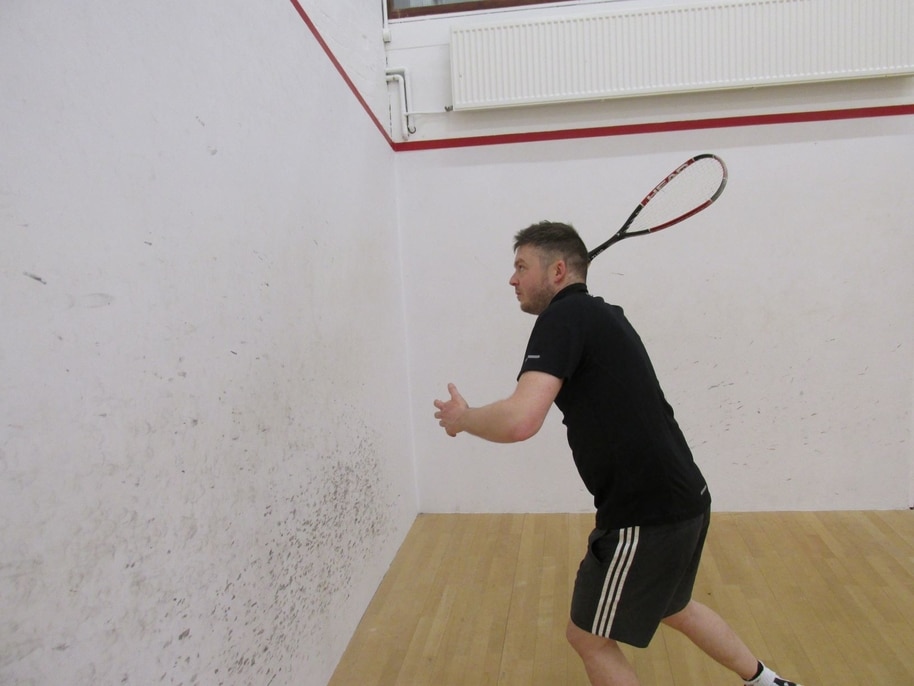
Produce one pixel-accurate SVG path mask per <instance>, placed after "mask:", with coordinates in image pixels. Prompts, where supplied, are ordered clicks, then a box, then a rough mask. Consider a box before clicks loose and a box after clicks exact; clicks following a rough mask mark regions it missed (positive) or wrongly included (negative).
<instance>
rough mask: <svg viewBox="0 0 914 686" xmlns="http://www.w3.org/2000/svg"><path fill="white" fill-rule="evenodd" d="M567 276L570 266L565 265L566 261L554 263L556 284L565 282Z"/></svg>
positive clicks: (553, 269) (553, 272)
mask: <svg viewBox="0 0 914 686" xmlns="http://www.w3.org/2000/svg"><path fill="white" fill-rule="evenodd" d="M567 275H568V265H567V264H565V260H556V261H555V262H553V263H552V276H553V280H554V281H555V282H556V283H558V282H560V281H564V279H565V277H566V276H567Z"/></svg>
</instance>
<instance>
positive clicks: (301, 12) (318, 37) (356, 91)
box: [289, 0, 396, 149]
mask: <svg viewBox="0 0 914 686" xmlns="http://www.w3.org/2000/svg"><path fill="white" fill-rule="evenodd" d="M289 1H290V2H291V3H292V6H293V7H294V8H295V10H296V11H297V12H298V14H299V16H300V17H301V18H302V20H303V21H304V22H305V26H307V27H308V30H310V31H311V33H312V34H313V35H314V40H316V41H317V44H318V45H320V46H321V49H323V51H324V53H326V55H327V58H328V59H329V60H330V62H331V64H333V66H334V67H335V68H336V70H337V71H338V72H339V74H340V76H342V77H343V81H344V82H345V83H346V85H347V86H349V90H351V91H352V94H353V95H354V96H355V99H356V100H358V101H359V104H360V105H362V109H364V110H365V113H366V114H367V115H368V116H369V118H370V119H371V121H373V122H374V125H375V126H376V127H378V131H380V132H381V135H382V136H384V138H385V139H386V140H387V142H388V143H389V144H390V146H391V147H392V148H394V149H396V148H395V144H394V141H393V139H392V138H391V137H390V134H389V133H388V132H387V128H386V127H385V126H384V125H383V124H381V122H380V121H379V120H378V118H377V117H376V116H375V114H374V112H372V111H371V107H369V106H368V103H367V102H365V98H363V97H362V94H361V93H359V89H358V88H356V87H355V84H354V83H353V82H352V79H350V78H349V74H347V73H346V70H345V69H343V65H342V64H340V62H339V60H337V59H336V55H334V54H333V52H332V51H331V50H330V46H329V45H327V42H326V41H325V40H324V39H323V38H322V37H321V34H320V33H319V32H318V30H317V27H316V26H315V25H314V22H312V21H311V17H309V16H308V13H307V12H305V10H304V8H303V7H302V6H301V5H300V4H299V2H298V0H289Z"/></svg>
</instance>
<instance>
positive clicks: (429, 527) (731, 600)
mask: <svg viewBox="0 0 914 686" xmlns="http://www.w3.org/2000/svg"><path fill="white" fill-rule="evenodd" d="M592 522H593V518H592V516H590V515H540V514H537V515H421V516H419V517H418V518H417V519H416V521H415V524H414V525H413V527H412V529H411V531H410V533H409V535H408V536H407V538H406V541H405V542H404V543H403V546H402V548H401V549H400V552H399V554H398V555H397V557H396V559H395V561H394V563H393V565H392V566H391V568H390V571H389V572H388V574H387V576H386V577H385V578H384V581H383V582H382V584H381V586H380V588H379V589H378V592H377V594H376V595H375V598H374V600H373V601H372V603H371V605H370V607H369V608H368V610H367V612H366V613H365V616H364V618H363V619H362V622H361V624H360V625H359V628H358V630H357V632H356V633H355V635H354V636H353V638H352V640H351V642H350V645H349V648H348V649H347V651H346V654H345V655H344V656H343V659H342V660H341V662H340V664H339V666H338V667H337V670H336V673H335V674H334V676H333V678H332V680H331V681H330V686H450V685H455V686H456V685H458V684H459V685H463V684H466V685H467V686H470V685H472V686H486V685H489V686H494V685H496V684H497V685H498V686H587V684H588V682H587V678H586V676H585V675H584V671H583V668H582V667H581V665H580V663H579V660H578V658H577V656H576V655H575V654H574V653H573V651H572V650H571V649H570V648H569V647H568V646H567V644H566V643H565V640H564V630H565V624H566V621H567V617H568V608H569V598H570V594H571V587H572V583H573V581H574V572H575V571H576V570H577V566H578V563H579V561H580V558H581V556H582V553H583V550H584V545H585V542H586V538H587V534H588V533H589V531H590V528H591V526H592ZM694 597H695V598H696V600H699V601H701V602H704V603H705V604H707V605H710V606H711V607H713V608H715V609H716V610H717V611H718V612H720V614H722V615H723V616H724V617H725V618H726V619H727V620H728V621H729V622H730V624H731V625H732V626H733V627H734V628H735V629H736V630H737V633H739V634H740V635H741V636H742V637H743V639H744V640H745V641H746V642H747V643H748V644H749V646H750V647H751V648H752V649H753V650H754V651H755V652H757V654H758V655H759V656H760V657H761V658H762V659H763V660H765V661H767V662H768V663H769V664H770V665H771V666H772V667H774V668H775V669H777V670H778V671H779V672H781V673H782V674H784V675H786V676H789V677H791V678H795V679H799V680H800V681H802V683H803V684H804V685H805V686H852V685H853V686H903V685H910V684H914V512H909V511H895V512H834V513H789V514H785V513H777V514H758V513H752V514H714V515H713V519H712V525H711V532H710V534H709V538H708V543H707V546H706V548H705V555H704V558H703V562H702V568H701V571H700V573H699V578H698V582H697V585H696V588H695V595H694ZM626 654H627V655H628V656H629V658H630V659H631V660H632V662H633V663H634V665H635V668H636V670H637V672H638V675H639V677H640V679H641V682H642V684H643V685H644V686H698V685H702V686H705V685H707V684H721V685H722V686H726V685H727V684H731V685H733V686H736V685H737V684H740V681H739V679H738V678H736V677H734V676H733V675H732V674H730V673H729V672H727V671H726V670H724V669H723V668H721V667H720V666H718V665H717V664H716V663H714V662H713V661H711V660H710V659H709V658H707V657H705V656H704V654H702V653H701V652H699V651H698V649H696V648H694V647H693V646H692V645H691V644H689V643H688V641H687V640H686V639H684V638H683V637H682V636H680V635H678V634H676V632H674V631H670V630H668V629H665V628H662V629H661V631H660V632H659V633H658V634H657V635H656V636H655V638H654V641H653V643H652V644H651V645H650V647H649V648H647V649H645V650H636V649H628V648H626Z"/></svg>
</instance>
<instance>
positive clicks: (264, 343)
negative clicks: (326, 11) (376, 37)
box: [0, 0, 416, 686]
mask: <svg viewBox="0 0 914 686" xmlns="http://www.w3.org/2000/svg"><path fill="white" fill-rule="evenodd" d="M0 17H2V18H0V92H2V97H0V148H2V151H3V152H2V155H0V237H2V246H3V247H2V249H0V321H2V326H3V335H2V337H0V379H2V380H3V381H2V390H0V417H2V422H0V683H3V684H16V685H17V686H19V685H26V684H74V685H76V684H87V685H88V684H92V685H93V686H94V685H95V684H115V683H131V684H149V683H153V682H155V683H168V684H178V683H185V684H186V683H192V682H193V683H201V684H217V683H224V684H253V683H257V684H266V683H270V684H272V685H273V686H278V685H280V684H296V686H322V685H323V684H325V683H326V681H327V679H328V678H329V675H330V673H331V672H332V670H333V668H334V666H335V664H336V662H337V660H338V658H339V656H340V654H341V653H342V650H343V649H344V648H345V646H346V643H347V641H348V639H349V637H350V635H351V632H352V630H353V628H354V626H355V625H356V624H357V622H358V620H359V618H360V616H361V613H362V611H363V610H364V607H365V605H366V604H367V602H368V600H369V598H370V597H371V595H372V593H373V592H374V590H375V588H376V586H377V583H378V581H379V580H380V578H381V576H382V575H383V573H384V571H385V570H386V568H387V566H388V564H389V561H390V559H391V558H392V556H393V554H394V553H395V551H396V549H397V547H398V546H399V544H400V542H401V540H402V538H403V536H404V534H405V531H406V529H407V528H408V526H409V524H410V523H411V521H412V518H413V516H414V515H415V512H416V501H415V482H414V478H413V468H412V463H411V455H410V451H411V447H410V439H409V429H408V427H409V416H408V412H409V407H408V400H407V397H408V396H407V393H408V389H407V386H406V382H405V379H406V377H407V369H406V358H405V354H404V352H403V351H404V345H403V341H404V321H403V315H402V300H401V294H402V288H403V286H402V283H401V271H400V266H399V260H398V249H397V224H396V206H395V197H394V190H395V186H394V183H393V177H392V173H391V172H392V170H393V153H392V152H391V149H390V147H389V145H388V144H387V143H386V142H385V140H384V139H383V137H382V136H381V135H379V132H378V130H377V129H376V128H375V126H374V124H373V123H372V122H371V121H370V119H369V117H368V116H367V115H366V113H365V111H364V110H363V109H362V108H361V107H360V105H359V104H358V102H357V100H356V99H355V97H354V96H353V94H352V93H351V92H350V91H349V90H348V88H347V87H346V86H345V85H344V84H343V82H342V80H341V79H340V77H339V75H338V74H337V73H336V71H335V70H334V69H333V67H332V66H331V64H330V62H329V60H328V59H327V57H326V55H324V53H323V52H322V51H321V50H320V48H319V47H318V45H317V43H316V42H315V40H314V38H313V36H312V35H311V34H310V33H309V32H308V30H307V28H306V26H305V24H304V23H303V22H302V20H301V17H299V16H298V14H297V13H296V11H295V9H294V8H293V6H292V4H291V3H289V2H287V1H286V0H277V1H276V2H271V3H254V4H252V3H248V2H242V1H241V0H230V1H229V2H221V3H218V4H205V3H204V4H201V3H185V2H180V1H176V0H171V1H168V2H164V3H163V2H158V3H151V4H149V3H147V4H145V5H144V4H137V3H126V4H125V3H116V2H106V1H104V0H77V1H72V0H70V1H67V2H62V1H58V2H52V3H6V4H5V6H4V7H3V9H2V10H0ZM378 69H379V70H382V64H381V60H380V59H379V60H378Z"/></svg>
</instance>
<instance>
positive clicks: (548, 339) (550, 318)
mask: <svg viewBox="0 0 914 686" xmlns="http://www.w3.org/2000/svg"><path fill="white" fill-rule="evenodd" d="M581 340H582V338H581V335H580V332H579V331H578V330H577V329H576V328H575V327H573V326H572V325H571V323H570V322H568V321H566V319H565V318H564V317H562V316H561V313H560V312H558V311H557V310H554V309H553V308H548V309H547V310H546V311H544V312H543V313H542V314H541V315H539V317H537V320H536V324H534V325H533V331H532V332H530V340H529V341H528V342H527V350H526V352H525V354H524V362H523V364H522V365H521V369H520V373H519V374H518V375H517V378H518V379H519V378H520V377H521V375H523V374H524V372H531V371H536V372H545V373H547V374H551V375H552V376H555V377H557V378H559V379H562V380H565V379H568V378H569V377H571V375H572V374H573V373H574V371H575V369H577V367H578V364H579V363H580V361H581V355H582V350H583V346H582V344H581Z"/></svg>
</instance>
